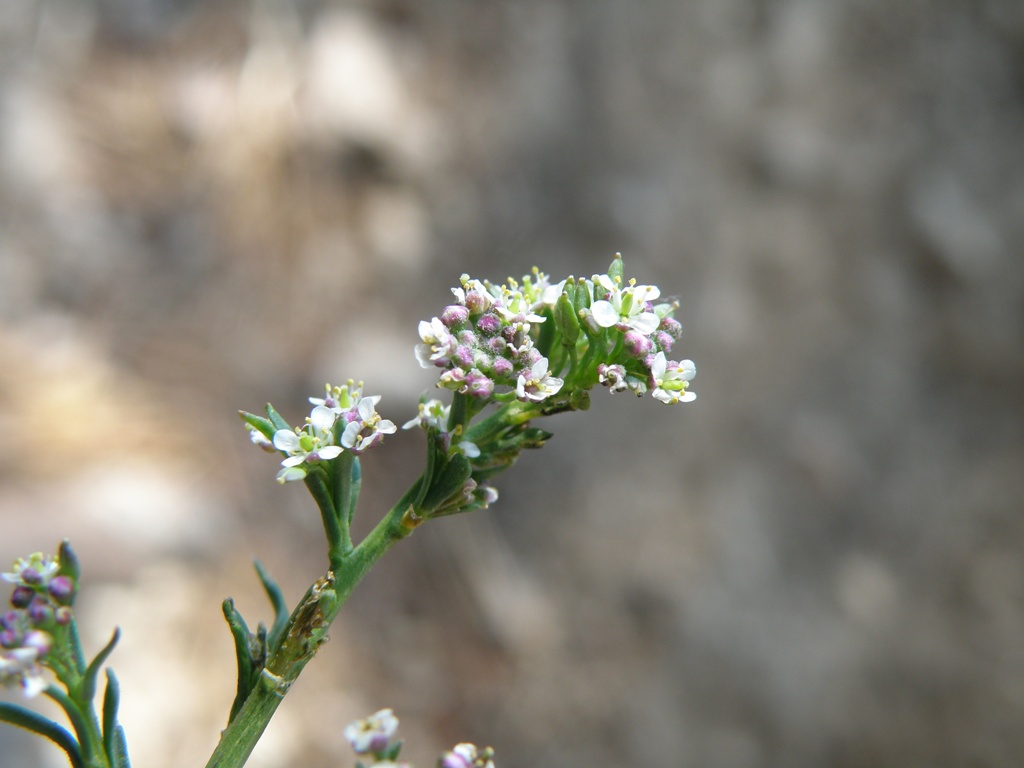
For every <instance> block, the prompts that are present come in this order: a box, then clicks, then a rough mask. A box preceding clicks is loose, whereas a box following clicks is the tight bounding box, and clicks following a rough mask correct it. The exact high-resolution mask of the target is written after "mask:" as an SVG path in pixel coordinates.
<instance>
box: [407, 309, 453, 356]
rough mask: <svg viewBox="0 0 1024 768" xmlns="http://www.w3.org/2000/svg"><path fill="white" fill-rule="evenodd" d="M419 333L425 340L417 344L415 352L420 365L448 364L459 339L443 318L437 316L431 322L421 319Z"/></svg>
mask: <svg viewBox="0 0 1024 768" xmlns="http://www.w3.org/2000/svg"><path fill="white" fill-rule="evenodd" d="M419 333H420V338H421V339H423V342H422V343H421V344H417V345H416V349H415V352H416V359H417V360H418V361H419V364H420V366H421V367H422V368H432V367H434V366H437V367H440V368H443V367H444V366H446V365H448V358H449V357H451V354H452V353H453V352H454V351H455V348H456V347H457V346H458V341H457V340H456V338H455V337H454V336H452V334H451V333H450V332H449V331H448V329H447V328H446V327H445V325H444V323H442V322H441V318H439V317H435V318H434V319H433V320H431V321H430V322H429V323H428V322H427V321H426V320H420V324H419Z"/></svg>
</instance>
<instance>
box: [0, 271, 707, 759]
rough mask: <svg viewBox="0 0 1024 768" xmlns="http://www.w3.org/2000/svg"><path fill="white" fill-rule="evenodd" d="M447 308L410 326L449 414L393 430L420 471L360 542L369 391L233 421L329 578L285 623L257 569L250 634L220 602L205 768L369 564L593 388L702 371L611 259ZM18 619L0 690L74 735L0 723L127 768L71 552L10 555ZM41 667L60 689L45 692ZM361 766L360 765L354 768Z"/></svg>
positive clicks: (365, 723) (685, 392)
mask: <svg viewBox="0 0 1024 768" xmlns="http://www.w3.org/2000/svg"><path fill="white" fill-rule="evenodd" d="M452 293H453V295H454V301H453V302H452V303H451V304H449V305H448V306H446V307H445V308H444V309H443V310H442V311H441V313H440V314H439V315H438V316H437V317H434V318H432V319H431V320H429V321H423V322H421V323H420V324H419V335H420V342H419V343H418V344H417V345H416V347H415V355H416V359H417V360H418V361H419V363H420V365H421V366H423V367H424V368H434V369H437V370H438V372H439V375H438V382H437V386H438V387H439V388H441V389H445V390H449V391H451V393H452V395H451V402H450V403H448V404H446V403H444V402H443V401H442V400H439V399H435V398H428V397H427V396H426V395H424V396H423V397H422V398H421V400H420V403H419V406H418V413H417V415H416V416H415V417H414V418H412V419H411V420H409V421H408V422H406V423H405V424H404V426H403V429H416V428H419V429H422V430H423V431H424V432H425V433H426V456H425V468H424V470H423V472H422V473H421V474H420V476H419V477H418V478H417V479H416V481H415V482H414V483H413V484H412V486H411V487H410V488H409V489H408V490H407V491H406V492H405V494H404V495H403V496H402V497H401V498H400V499H399V500H398V502H397V503H396V504H395V505H394V506H393V507H392V508H391V510H390V511H389V512H387V513H386V514H385V515H384V516H383V517H382V519H381V520H380V521H379V522H378V523H377V525H376V527H374V528H373V530H372V531H371V532H370V533H369V534H367V535H366V537H365V538H363V540H362V541H360V542H358V543H356V542H354V541H353V539H352V520H353V517H354V515H355V511H356V505H357V502H358V499H359V491H360V485H361V471H360V464H359V462H360V457H361V455H362V454H363V453H365V452H367V451H369V450H370V449H372V448H375V447H377V446H379V445H381V444H382V443H383V441H384V438H385V436H386V435H391V434H394V433H395V432H396V431H397V427H396V425H395V424H394V423H393V422H392V421H390V420H388V419H384V418H382V417H381V416H380V415H379V414H378V413H377V405H378V404H379V402H380V396H378V395H369V396H367V395H364V394H363V385H362V384H361V383H358V384H357V383H356V382H354V381H352V380H349V381H348V382H347V383H346V384H344V385H343V386H331V385H330V384H328V385H327V386H326V389H325V392H324V396H323V397H311V398H309V400H310V403H311V405H312V406H313V408H312V410H311V412H310V414H309V416H307V417H306V419H305V422H304V423H303V424H301V425H299V426H297V427H293V426H291V425H290V424H288V423H287V422H286V421H285V420H284V419H283V418H282V417H281V415H280V414H279V413H278V412H277V411H276V410H275V409H274V408H273V406H271V405H269V404H268V405H267V406H266V408H265V411H264V415H257V414H253V413H248V412H244V411H243V412H241V416H242V419H243V420H244V422H245V425H246V427H247V428H248V429H249V432H250V436H251V438H252V441H253V442H254V443H255V444H257V445H259V446H260V447H262V448H264V449H265V450H267V451H269V452H275V453H278V454H279V455H281V456H282V457H283V458H282V460H281V469H280V470H279V471H278V473H277V480H278V482H280V483H291V482H297V481H300V480H301V481H302V482H303V483H304V484H305V485H306V488H307V489H308V490H309V492H310V494H311V495H312V497H313V499H314V501H315V502H316V505H317V507H318V508H319V510H320V517H321V521H322V523H323V528H324V535H325V537H326V542H327V568H326V570H325V572H324V575H323V576H321V577H320V578H318V579H317V580H316V581H315V582H314V583H313V584H312V585H310V587H309V589H308V590H307V591H306V593H305V595H303V596H302V598H301V599H300V600H299V601H298V603H297V605H296V606H295V607H294V608H293V609H292V610H291V611H289V610H288V609H287V606H286V602H285V598H284V596H283V594H282V592H281V590H280V589H279V588H278V586H277V585H276V583H275V582H274V581H273V580H272V579H271V578H270V576H269V575H268V574H267V573H266V572H265V571H264V570H263V568H262V567H261V566H260V565H259V564H258V563H257V565H256V570H257V574H258V576H259V578H260V580H261V582H262V584H263V587H264V589H265V591H266V593H267V596H268V598H269V600H270V603H271V605H272V607H273V610H274V619H273V621H272V622H271V623H270V626H269V627H267V626H266V625H264V624H262V623H261V624H259V625H258V626H257V629H256V631H255V632H253V631H251V630H250V629H249V626H248V625H247V624H246V622H245V620H244V619H243V618H242V616H241V614H240V613H239V612H238V610H237V609H236V608H235V606H234V603H233V601H232V600H231V599H228V600H225V601H224V604H223V610H224V616H225V618H226V620H227V623H228V626H229V627H230V630H231V633H232V636H233V638H234V645H235V654H236V660H237V665H238V687H237V693H236V696H235V699H234V702H233V704H232V706H231V710H230V712H229V714H228V722H227V726H226V727H225V729H224V730H223V732H222V733H221V738H220V741H219V743H218V745H217V747H216V749H215V751H214V753H213V755H212V756H211V757H210V760H209V762H208V763H207V768H237V767H238V766H242V765H243V764H244V763H245V761H246V760H247V758H248V757H249V755H250V753H251V752H252V750H253V748H254V747H255V745H256V743H257V741H258V740H259V738H260V736H261V734H262V733H263V731H264V729H265V728H266V726H267V724H268V723H269V722H270V719H271V717H272V716H273V714H274V712H275V711H276V709H277V707H278V706H279V705H280V703H281V701H282V700H283V698H284V696H285V694H287V692H288V689H289V687H290V686H291V685H292V683H293V682H295V680H296V679H297V678H298V676H299V674H300V673H301V672H302V670H303V668H304V667H305V666H306V664H307V663H308V662H309V661H310V660H311V659H312V658H313V656H314V655H315V654H316V652H317V651H318V650H319V648H320V646H321V645H322V644H323V643H324V642H325V641H326V639H327V629H328V627H329V626H330V625H331V622H333V621H334V619H335V618H336V617H337V615H338V612H339V610H340V608H341V606H342V604H343V603H344V602H345V599H346V598H347V597H348V596H349V594H350V593H351V592H352V590H353V589H354V587H355V585H356V584H357V583H358V582H359V581H360V580H361V579H362V578H363V576H365V575H366V573H367V572H368V571H369V569H370V568H371V567H372V566H373V564H374V563H375V562H376V561H377V560H378V559H379V558H380V557H381V555H383V554H384V553H385V552H386V551H387V550H388V549H390V547H391V546H392V545H393V544H395V543H396V542H398V541H400V540H401V539H404V538H405V537H407V536H408V535H409V534H410V533H412V531H413V530H415V529H416V528H417V527H418V526H419V525H421V524H423V523H424V522H425V521H427V520H430V519H433V518H436V517H442V516H445V515H452V514H456V513H460V512H469V511H473V510H477V509H481V508H484V507H487V506H489V505H490V504H492V503H494V502H495V501H496V500H497V498H498V492H497V490H496V489H495V488H494V487H493V486H492V485H491V481H492V480H493V478H494V477H496V476H497V475H498V474H500V473H501V472H503V471H504V470H505V469H507V468H509V467H510V466H511V465H512V464H513V463H514V462H515V460H516V458H517V457H518V456H519V454H520V453H521V452H522V451H523V450H526V449H529V448H539V447H541V446H543V445H544V443H545V442H546V441H547V440H548V439H549V438H550V437H551V433H549V432H546V431H544V430H543V429H541V428H539V427H536V426H533V422H534V420H535V419H538V418H541V417H544V416H549V415H551V414H555V413H561V412H566V411H577V410H586V409H587V408H588V407H589V405H590V391H591V390H592V389H593V388H594V387H595V386H596V385H598V384H601V385H603V386H605V387H607V388H608V389H609V391H611V392H612V393H618V392H624V391H627V390H628V391H630V392H633V393H634V394H636V395H638V396H642V395H643V394H645V393H646V392H648V391H649V392H650V393H651V395H652V396H653V397H654V398H655V399H657V400H659V401H660V402H662V403H666V404H670V405H671V404H677V403H685V402H690V401H692V400H693V399H694V398H695V395H694V394H693V393H692V392H690V390H689V383H690V381H691V380H692V379H693V377H694V375H695V374H696V368H695V367H694V364H693V363H692V362H691V361H690V360H675V359H670V358H669V355H670V354H671V352H672V348H673V346H674V345H675V343H676V341H677V340H678V339H679V337H680V334H681V326H680V324H679V322H678V321H676V320H675V319H674V318H673V317H672V315H673V313H674V312H675V310H676V309H677V307H678V304H677V303H676V302H673V301H663V302H660V303H659V301H658V300H659V298H660V296H661V292H660V291H659V289H658V288H657V287H656V286H653V285H638V284H637V283H636V281H635V280H628V281H626V280H624V278H623V267H622V259H621V257H620V256H618V255H616V257H615V259H614V261H613V262H612V264H611V266H610V267H609V268H608V271H607V273H605V274H602V275H594V276H593V277H592V278H590V279H587V278H579V279H575V278H572V277H569V278H566V279H565V280H562V281H560V282H557V283H553V282H551V280H550V278H549V277H548V276H547V275H546V274H544V273H542V272H540V271H538V270H536V269H534V271H533V272H532V274H531V275H527V276H525V277H523V278H522V280H521V281H516V280H513V279H511V278H510V279H509V280H508V281H507V282H506V283H505V284H503V285H495V284H492V283H490V282H487V281H480V280H475V279H471V278H470V277H469V276H468V275H463V276H462V278H461V280H460V285H459V286H458V287H456V288H453V289H452ZM3 578H4V579H6V580H7V581H9V582H12V583H13V584H14V585H15V586H14V591H13V594H12V596H11V606H12V609H11V610H9V611H8V612H7V613H5V614H3V616H2V618H0V682H3V683H4V684H5V685H8V686H11V685H20V686H21V687H22V688H23V690H24V692H25V694H26V695H28V696H34V695H37V694H43V695H45V696H48V697H49V698H51V699H53V700H54V701H56V702H57V703H58V704H59V705H60V706H61V707H62V709H63V710H64V711H65V713H66V714H67V717H68V719H69V721H70V723H71V726H72V730H73V733H72V731H69V730H67V729H66V728H64V727H63V726H61V725H59V724H57V723H56V722H54V721H51V720H49V719H47V718H44V717H42V716H41V715H38V714H36V713H34V712H32V711H30V710H28V709H25V708H23V707H20V706H16V705H12V704H2V703H0V720H3V721H6V722H8V723H11V724H13V725H17V726H21V727H23V728H27V729H28V730H31V731H34V732H35V733H37V734H39V735H41V736H44V737H46V738H49V739H51V740H52V741H54V742H55V743H56V744H58V745H59V746H60V747H61V748H62V749H64V750H65V751H66V752H67V755H68V758H69V760H70V762H71V765H72V766H73V768H129V762H128V752H127V747H126V740H125V736H124V731H123V729H122V728H121V727H120V726H119V725H118V720H117V709H118V699H119V694H118V685H117V678H116V677H115V675H114V673H113V672H112V671H111V670H110V669H109V668H108V669H107V670H106V678H107V683H106V688H105V692H104V696H103V703H102V711H101V714H97V713H96V711H95V708H94V702H93V700H94V698H95V695H96V684H97V678H98V675H99V671H100V669H101V668H102V667H103V665H104V663H105V662H106V659H107V657H108V656H109V655H110V653H111V651H112V650H113V648H114V645H115V644H116V642H117V639H118V633H117V631H115V632H114V635H113V637H112V638H111V640H110V642H109V643H108V644H107V645H106V647H104V648H103V649H102V650H101V651H100V652H99V653H98V654H97V655H96V656H95V658H93V659H92V661H90V662H88V663H86V660H85V656H84V654H83V651H82V648H81V643H80V641H79V638H78V632H77V629H76V625H75V619H74V615H73V612H72V605H73V602H74V598H75V593H76V591H77V585H78V578H79V566H78V563H77V561H76V559H75V556H74V554H73V552H72V551H71V548H70V546H69V545H68V544H67V542H65V543H64V544H62V545H61V546H60V549H59V551H58V553H57V555H56V556H55V557H48V556H43V555H41V554H38V553H37V554H34V555H32V556H30V557H29V558H27V559H22V560H18V561H17V562H16V563H15V564H14V568H13V570H12V571H11V572H8V573H4V574H3ZM44 670H49V671H50V672H51V673H52V674H53V676H54V677H55V679H56V682H57V684H56V685H55V684H53V683H50V682H48V680H47V678H46V676H45V674H44ZM397 726H398V720H397V718H395V716H394V714H393V713H392V712H391V710H388V709H385V710H381V711H380V712H377V713H376V714H374V715H371V716H370V717H369V718H366V719H365V720H360V721H356V722H354V723H352V724H350V725H349V726H348V727H347V728H346V729H345V736H346V738H347V739H348V740H349V742H350V743H351V745H352V747H353V749H354V750H355V752H356V754H357V755H359V757H360V760H362V759H363V758H366V759H370V760H372V763H371V764H370V765H372V766H374V767H375V768H386V766H397V765H400V764H398V763H396V762H395V760H396V758H397V757H398V752H399V749H400V747H401V742H396V741H394V740H393V737H394V734H395V731H396V729H397ZM492 756H493V755H492V751H491V750H490V748H486V749H482V750H479V749H477V747H476V746H474V745H472V744H459V745H457V746H455V747H454V748H453V749H452V750H451V751H449V752H446V753H445V754H444V755H442V756H441V758H440V759H439V762H438V765H439V766H441V768H493V761H492ZM359 766H361V767H362V768H366V764H364V763H363V762H360V763H359Z"/></svg>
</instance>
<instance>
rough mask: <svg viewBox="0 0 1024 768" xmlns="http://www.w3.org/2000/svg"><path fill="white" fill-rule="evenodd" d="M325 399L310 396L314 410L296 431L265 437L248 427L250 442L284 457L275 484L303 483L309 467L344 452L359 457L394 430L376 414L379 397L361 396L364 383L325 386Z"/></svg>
mask: <svg viewBox="0 0 1024 768" xmlns="http://www.w3.org/2000/svg"><path fill="white" fill-rule="evenodd" d="M325 388H326V392H325V394H324V397H311V398H309V402H310V403H312V404H313V406H314V407H313V410H312V412H311V413H310V414H309V416H307V417H306V423H305V424H304V425H303V426H301V427H297V428H295V429H278V430H277V431H275V432H274V434H273V437H272V438H270V437H267V435H264V434H263V433H262V432H260V431H259V430H258V429H256V428H255V427H253V426H252V425H251V424H250V427H249V429H250V434H251V437H252V441H253V442H254V443H256V444H257V445H259V446H261V447H262V448H264V449H265V450H268V451H281V452H282V453H284V454H285V458H284V460H283V461H282V462H281V471H280V472H278V473H277V481H278V482H279V483H286V482H289V481H292V480H302V479H303V478H304V477H305V476H306V475H307V474H308V473H309V470H310V468H311V467H313V466H315V465H316V464H317V463H318V462H321V461H330V460H331V459H334V458H337V457H338V456H339V455H341V453H342V452H343V451H350V452H351V453H352V454H354V455H357V456H358V455H359V454H361V453H363V452H364V451H367V450H369V449H370V448H373V447H374V446H376V445H379V444H380V443H381V441H382V440H383V439H384V435H390V434H392V433H394V432H395V431H397V429H398V428H397V427H396V426H395V424H394V422H392V421H389V420H388V419H382V418H381V417H380V414H378V413H377V403H378V402H380V395H372V396H370V397H364V396H363V384H362V382H360V383H358V384H357V383H355V382H354V381H352V380H351V379H349V381H348V383H347V384H346V385H345V386H343V387H332V386H331V385H330V384H327V385H326V387H325Z"/></svg>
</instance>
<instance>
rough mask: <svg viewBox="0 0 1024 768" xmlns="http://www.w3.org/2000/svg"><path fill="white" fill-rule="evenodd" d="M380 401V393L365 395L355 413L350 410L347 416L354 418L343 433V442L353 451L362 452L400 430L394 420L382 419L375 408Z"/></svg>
mask: <svg viewBox="0 0 1024 768" xmlns="http://www.w3.org/2000/svg"><path fill="white" fill-rule="evenodd" d="M378 402H380V395H373V396H372V397H364V398H363V399H362V400H360V401H359V405H357V406H356V409H355V412H354V414H353V413H351V412H350V414H349V415H348V416H347V417H346V418H350V419H352V420H351V421H349V423H348V424H347V425H346V426H345V431H344V432H342V433H341V444H342V445H343V446H344V447H345V448H347V449H348V450H350V451H352V453H356V454H359V453H362V452H363V451H366V450H368V449H370V448H372V447H373V446H375V445H376V444H377V443H379V442H380V441H381V440H383V439H384V435H390V434H393V433H394V432H397V431H398V427H396V426H395V423H394V422H393V421H389V420H388V419H382V418H381V417H380V414H378V413H377V411H376V410H375V409H376V406H377V403H378Z"/></svg>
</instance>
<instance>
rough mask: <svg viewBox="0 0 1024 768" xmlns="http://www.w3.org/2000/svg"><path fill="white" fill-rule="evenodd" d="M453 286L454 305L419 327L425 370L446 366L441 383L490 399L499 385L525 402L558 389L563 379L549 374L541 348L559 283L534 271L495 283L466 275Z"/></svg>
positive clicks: (419, 354) (419, 347) (418, 352)
mask: <svg viewBox="0 0 1024 768" xmlns="http://www.w3.org/2000/svg"><path fill="white" fill-rule="evenodd" d="M461 283H462V286H461V287H460V288H452V293H453V294H454V295H455V300H456V303H455V304H450V305H448V306H447V307H445V308H444V310H443V311H442V312H441V316H440V317H435V318H433V319H432V320H430V322H426V321H422V322H420V325H419V333H420V338H421V339H422V341H421V343H420V344H417V345H416V350H415V351H416V359H417V360H418V361H419V363H420V365H421V366H422V367H424V368H430V367H432V366H434V367H438V368H443V369H444V372H443V373H442V374H441V377H440V381H439V382H438V386H440V387H444V388H445V389H451V390H455V391H457V392H461V393H463V394H468V395H470V396H472V397H474V398H477V399H479V400H488V399H490V398H491V396H492V395H493V394H494V393H495V391H496V388H499V387H505V388H508V389H513V390H515V393H516V397H517V398H518V399H519V400H522V401H524V402H525V401H532V402H541V401H543V400H545V399H547V398H548V397H551V396H552V395H555V394H557V393H558V391H559V390H560V389H561V388H562V385H563V383H564V382H563V380H562V379H559V378H556V377H555V376H552V375H550V373H549V371H548V360H547V358H546V357H545V356H544V354H543V353H542V352H541V351H540V350H539V349H538V348H537V346H536V343H535V338H536V335H537V326H538V325H539V324H540V323H543V322H545V321H546V320H547V318H546V317H545V315H544V314H541V313H542V312H543V311H544V309H545V308H548V309H550V307H551V306H553V303H554V301H555V300H556V299H557V298H558V295H559V291H558V290H557V288H558V286H552V285H550V283H549V282H548V277H547V275H545V274H543V273H541V272H537V271H535V272H534V278H533V279H531V278H530V277H525V278H523V285H522V287H521V288H520V286H519V284H518V283H516V281H515V280H511V279H510V280H509V281H508V284H507V285H502V286H494V285H491V284H490V283H484V282H481V281H480V280H472V279H470V277H469V275H463V276H462V280H461Z"/></svg>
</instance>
